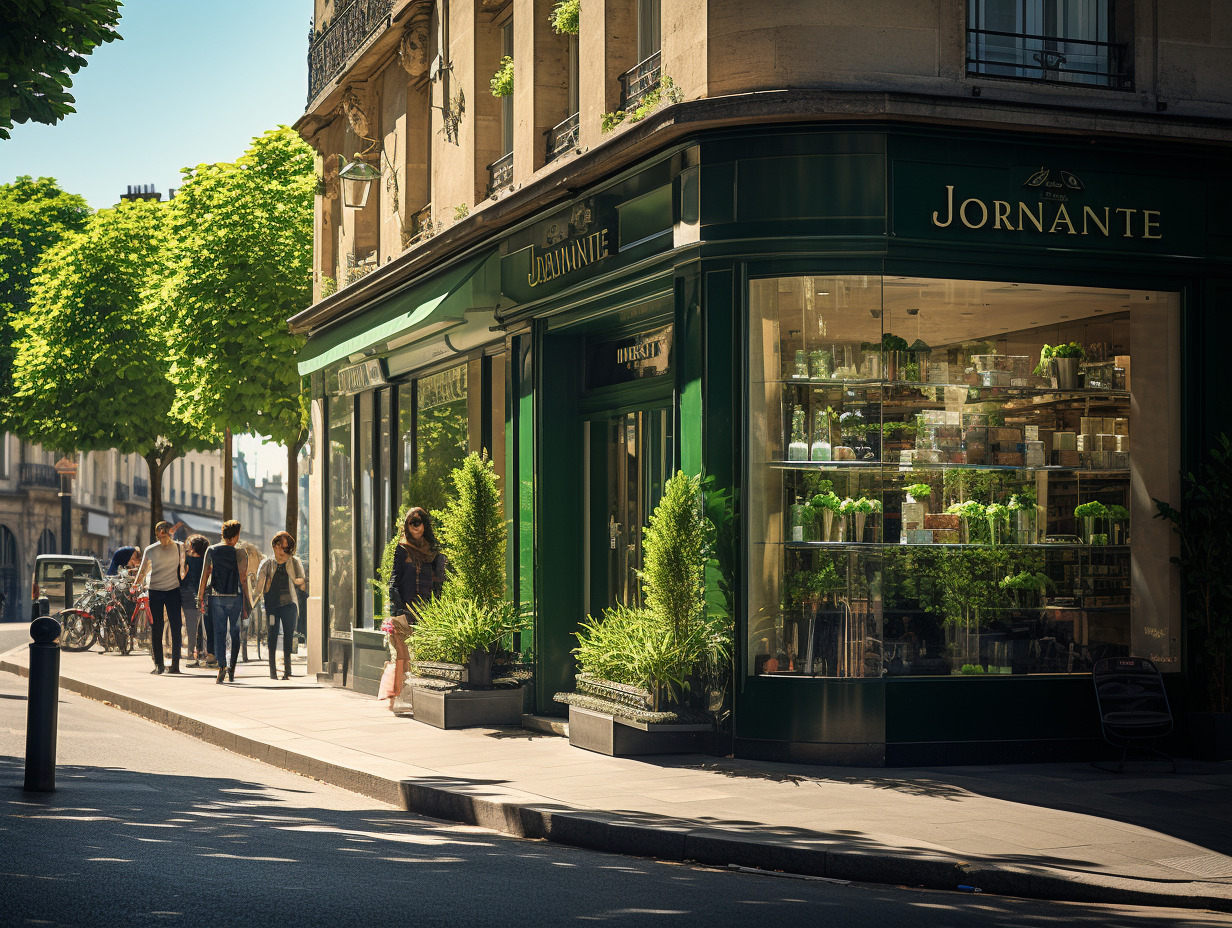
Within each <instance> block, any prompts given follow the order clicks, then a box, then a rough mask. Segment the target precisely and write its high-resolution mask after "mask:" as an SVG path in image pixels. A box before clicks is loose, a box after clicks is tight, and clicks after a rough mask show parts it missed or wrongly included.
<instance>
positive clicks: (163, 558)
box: [130, 522, 184, 674]
mask: <svg viewBox="0 0 1232 928" xmlns="http://www.w3.org/2000/svg"><path fill="white" fill-rule="evenodd" d="M154 537H155V538H156V539H158V540H157V541H155V542H154V544H152V545H150V546H148V547H147V548H146V549H145V551H144V552H143V553H142V555H141V564H140V565H139V566H138V568H137V576H136V578H135V579H134V580H133V584H132V587H131V588H130V595H131V596H132V597H133V598H136V595H137V591H138V590H139V589H140V588H141V584H142V581H144V580H145V578H146V576H147V575H148V576H149V578H150V579H149V583H148V584H147V585H146V586H147V589H148V591H149V597H150V616H151V618H152V619H153V623H152V625H151V627H150V654H151V656H152V657H153V658H154V669H153V670H151V671H150V673H155V674H157V673H162V672H163V671H164V670H166V667H165V666H164V664H163V622H164V621H166V622H168V623H170V625H171V673H179V672H180V648H181V642H182V638H181V626H182V625H183V623H184V619H183V615H182V613H181V611H180V580H181V579H183V576H184V549H183V547H182V546H181V545H180V543H179V542H178V541H176V540H175V539H174V538H172V537H171V523H170V522H159V523H158V524H157V525H155V526H154Z"/></svg>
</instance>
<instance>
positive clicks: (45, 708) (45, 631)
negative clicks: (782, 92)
mask: <svg viewBox="0 0 1232 928" xmlns="http://www.w3.org/2000/svg"><path fill="white" fill-rule="evenodd" d="M30 637H31V638H33V639H34V641H33V642H32V643H31V645H30V697H29V700H28V702H27V704H26V705H27V708H26V785H25V789H26V791H27V792H35V793H50V792H54V791H55V788H56V726H57V723H58V720H59V715H60V646H59V645H58V644H56V643H55V642H56V639H57V638H59V637H60V623H59V622H57V621H56V620H55V619H53V618H51V617H50V616H46V615H45V616H41V617H40V618H37V619H35V620H34V621H33V622H31V623H30Z"/></svg>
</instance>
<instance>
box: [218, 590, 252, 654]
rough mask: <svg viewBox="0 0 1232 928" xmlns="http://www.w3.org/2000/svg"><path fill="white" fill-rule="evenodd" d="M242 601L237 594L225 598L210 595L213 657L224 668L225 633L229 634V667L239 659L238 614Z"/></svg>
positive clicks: (224, 596)
mask: <svg viewBox="0 0 1232 928" xmlns="http://www.w3.org/2000/svg"><path fill="white" fill-rule="evenodd" d="M243 603H244V601H243V599H242V598H241V596H240V594H239V593H232V594H231V595H230V596H227V595H225V594H222V593H210V624H211V625H213V626H214V647H215V649H216V650H215V651H214V657H216V658H218V665H219V666H220V667H222V666H224V664H225V662H224V660H223V658H224V657H225V656H226V654H225V652H226V649H227V631H228V630H230V632H231V666H232V667H234V666H235V664H236V662H237V661H239V659H240V614H241V612H242V607H243Z"/></svg>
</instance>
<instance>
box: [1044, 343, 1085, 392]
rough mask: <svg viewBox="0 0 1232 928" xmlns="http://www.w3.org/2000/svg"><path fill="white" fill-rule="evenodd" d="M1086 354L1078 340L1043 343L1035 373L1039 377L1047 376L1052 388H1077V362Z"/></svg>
mask: <svg viewBox="0 0 1232 928" xmlns="http://www.w3.org/2000/svg"><path fill="white" fill-rule="evenodd" d="M1086 356H1087V352H1086V349H1085V348H1083V347H1082V345H1081V344H1079V343H1078V342H1066V343H1065V344H1063V345H1045V346H1044V347H1043V348H1041V349H1040V359H1039V364H1037V365H1036V366H1035V373H1036V375H1037V376H1039V377H1047V378H1048V379H1049V380H1050V381H1051V383H1052V388H1053V389H1054V390H1077V389H1078V362H1080V361H1081V360H1082V359H1083V358H1085V357H1086Z"/></svg>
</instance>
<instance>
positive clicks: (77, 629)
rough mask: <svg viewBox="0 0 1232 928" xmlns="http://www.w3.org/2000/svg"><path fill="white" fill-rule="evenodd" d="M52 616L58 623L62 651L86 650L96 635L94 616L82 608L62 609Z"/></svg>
mask: <svg viewBox="0 0 1232 928" xmlns="http://www.w3.org/2000/svg"><path fill="white" fill-rule="evenodd" d="M52 618H54V619H55V620H56V621H57V622H59V623H60V649H61V650H62V651H86V650H88V649H89V648H90V646H91V645H92V644H94V640H95V639H96V638H97V637H98V629H96V628H95V627H94V616H93V615H92V614H91V613H89V612H87V611H86V610H84V609H63V610H61V611H60V612H57V613H56V614H55V615H54V616H53V617H52Z"/></svg>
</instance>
